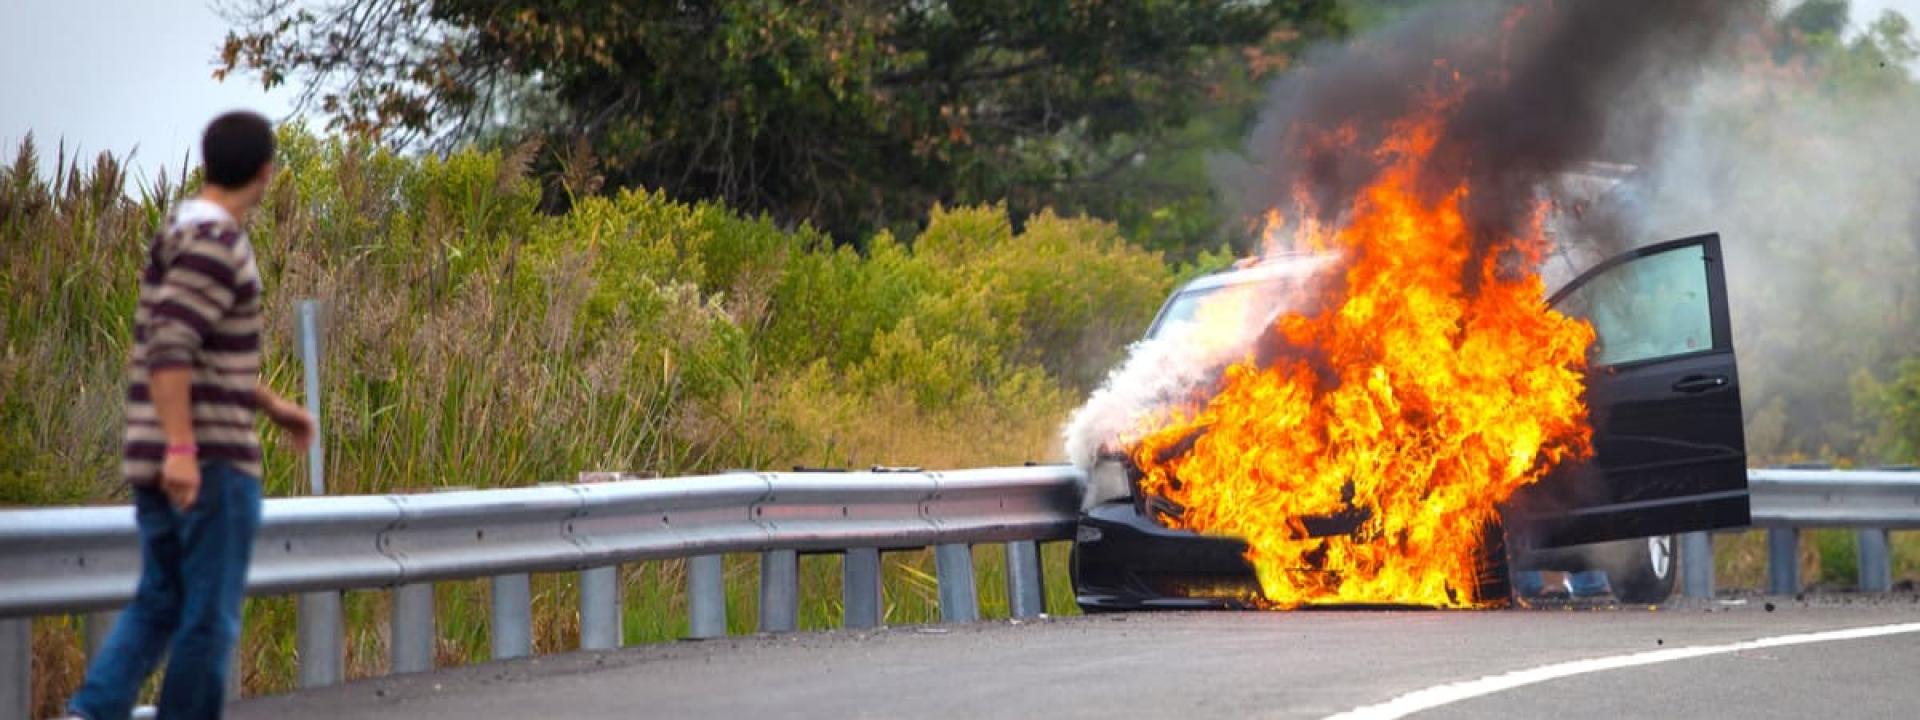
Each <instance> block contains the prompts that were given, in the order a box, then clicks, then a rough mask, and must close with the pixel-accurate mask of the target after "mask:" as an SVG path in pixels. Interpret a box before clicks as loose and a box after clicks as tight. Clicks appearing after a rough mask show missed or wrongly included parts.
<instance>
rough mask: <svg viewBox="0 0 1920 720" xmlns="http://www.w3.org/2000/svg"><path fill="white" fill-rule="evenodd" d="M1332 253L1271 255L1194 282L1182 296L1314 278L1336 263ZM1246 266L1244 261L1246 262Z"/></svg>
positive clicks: (1195, 279) (1184, 289)
mask: <svg viewBox="0 0 1920 720" xmlns="http://www.w3.org/2000/svg"><path fill="white" fill-rule="evenodd" d="M1335 257H1336V256H1335V255H1334V254H1332V253H1284V254H1276V255H1268V256H1265V257H1264V258H1262V259H1260V261H1259V262H1258V264H1255V265H1250V266H1248V267H1243V268H1233V269H1230V270H1222V271H1219V272H1216V273H1211V274H1208V275H1202V276H1200V277H1198V278H1194V279H1193V280H1192V281H1190V282H1188V283H1187V284H1186V285H1184V286H1182V287H1181V288H1180V293H1188V292H1193V291H1196V290H1212V289H1215V288H1222V287H1227V286H1229V285H1244V284H1248V283H1260V282H1266V281H1269V280H1275V279H1279V278H1302V277H1306V276H1308V275H1312V274H1313V273H1314V272H1315V271H1317V270H1319V269H1320V268H1321V267H1322V266H1325V265H1326V264H1328V263H1330V262H1333V259H1334V258H1335ZM1243 262H1244V261H1243Z"/></svg>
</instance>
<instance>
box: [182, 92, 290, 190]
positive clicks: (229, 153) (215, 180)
mask: <svg viewBox="0 0 1920 720" xmlns="http://www.w3.org/2000/svg"><path fill="white" fill-rule="evenodd" d="M200 158H201V160H202V161H203V162H204V163H205V164H206V167H207V182H209V183H212V184H214V185H218V186H220V187H223V188H228V189H232V188H238V187H242V186H245V185H246V184H247V183H249V182H252V181H253V179H254V178H255V177H257V176H258V175H259V174H260V169H261V168H263V167H266V165H267V163H268V162H271V161H272V160H273V124H272V123H269V122H267V119H266V118H264V117H261V116H260V114H259V113H253V112H247V111H244V110H240V111H235V112H230V113H227V114H225V115H221V116H220V117H217V118H214V119H213V122H211V123H208V124H207V133H206V134H205V135H203V136H201V138H200Z"/></svg>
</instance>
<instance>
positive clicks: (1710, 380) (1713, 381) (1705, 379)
mask: <svg viewBox="0 0 1920 720" xmlns="http://www.w3.org/2000/svg"><path fill="white" fill-rule="evenodd" d="M1726 386H1727V376H1725V375H1688V376H1686V377H1683V378H1680V381H1679V382H1676V383H1674V384H1673V391H1674V392H1683V393H1703V392H1706V391H1708V390H1718V389H1720V388H1723V387H1726Z"/></svg>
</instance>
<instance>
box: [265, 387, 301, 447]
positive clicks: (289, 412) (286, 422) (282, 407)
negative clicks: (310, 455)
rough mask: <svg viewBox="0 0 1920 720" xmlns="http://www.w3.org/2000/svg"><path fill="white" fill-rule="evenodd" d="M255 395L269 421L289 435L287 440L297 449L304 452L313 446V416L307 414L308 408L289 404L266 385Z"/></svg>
mask: <svg viewBox="0 0 1920 720" xmlns="http://www.w3.org/2000/svg"><path fill="white" fill-rule="evenodd" d="M254 394H255V396H256V397H257V399H258V400H259V401H260V409H261V410H263V411H265V412H266V414H267V419H269V420H272V421H273V424H275V425H278V426H280V429H281V430H283V431H285V432H286V433H287V439H288V440H292V441H293V446H294V448H295V449H297V450H302V451H304V450H306V449H307V447H308V446H309V445H312V444H313V416H312V415H310V414H308V413H307V409H306V408H303V407H300V406H299V405H295V404H293V403H291V402H288V401H287V399H286V398H283V397H280V396H279V395H278V394H276V393H274V392H273V391H272V390H269V389H267V386H265V385H261V386H258V388H257V389H256V390H255V391H254Z"/></svg>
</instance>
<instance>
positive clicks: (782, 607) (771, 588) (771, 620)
mask: <svg viewBox="0 0 1920 720" xmlns="http://www.w3.org/2000/svg"><path fill="white" fill-rule="evenodd" d="M799 620H800V553H798V552H797V551H794V550H768V551H766V552H763V553H760V632H768V633H774V632H793V631H794V630H795V629H796V628H798V627H799Z"/></svg>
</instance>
